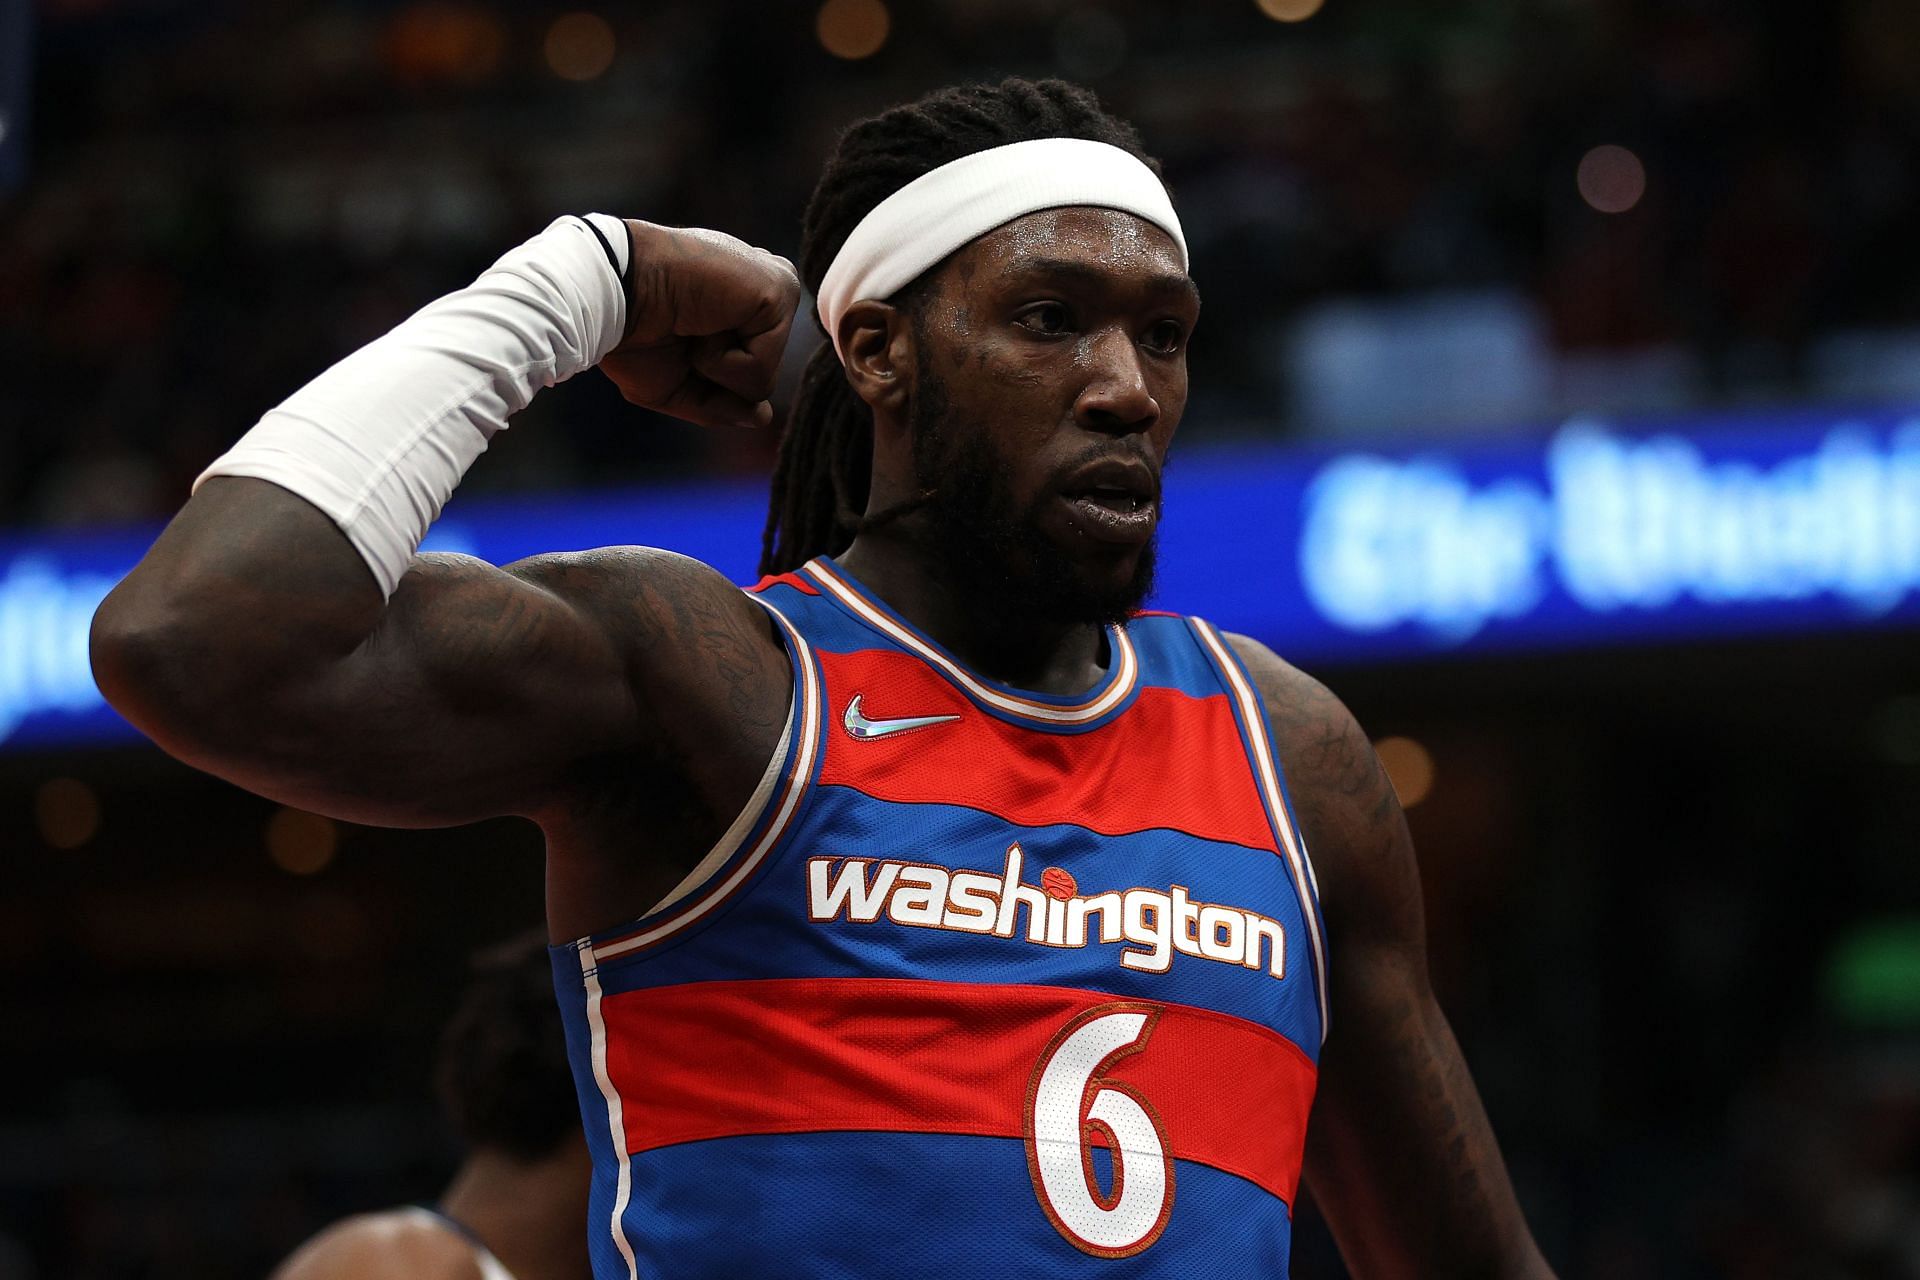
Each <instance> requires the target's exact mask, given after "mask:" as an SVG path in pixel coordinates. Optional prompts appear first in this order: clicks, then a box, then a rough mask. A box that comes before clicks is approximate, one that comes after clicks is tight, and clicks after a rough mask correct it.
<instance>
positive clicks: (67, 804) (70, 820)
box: [33, 778, 100, 849]
mask: <svg viewBox="0 0 1920 1280" xmlns="http://www.w3.org/2000/svg"><path fill="white" fill-rule="evenodd" d="M33 818H34V822H35V823H36V824H37V825H38V826H39V828H40V838H41V839H42V840H44V841H46V842H47V843H48V844H49V845H51V846H52V847H54V848H55V849H78V848H79V847H80V846H81V845H83V844H85V843H86V842H87V841H89V840H91V839H93V837H94V836H95V835H96V834H98V833H99V831H100V797H99V795H98V794H96V793H95V792H94V789H93V788H92V787H90V786H88V785H87V784H86V783H84V782H81V781H80V780H79V779H77V778H50V779H48V780H47V781H46V782H43V783H41V784H40V787H39V789H38V790H36V791H35V792H34V794H33Z"/></svg>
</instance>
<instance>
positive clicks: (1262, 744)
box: [1187, 618, 1328, 1044]
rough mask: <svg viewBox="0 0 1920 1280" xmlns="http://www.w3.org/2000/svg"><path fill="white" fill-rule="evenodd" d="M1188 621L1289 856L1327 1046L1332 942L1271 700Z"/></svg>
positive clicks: (1218, 642)
mask: <svg viewBox="0 0 1920 1280" xmlns="http://www.w3.org/2000/svg"><path fill="white" fill-rule="evenodd" d="M1187 624H1188V626H1190V627H1191V628H1192V630H1193V636H1194V639H1195V640H1196V641H1197V642H1198V643H1199V645H1200V649H1201V652H1202V653H1204V654H1206V655H1207V658H1208V660H1209V661H1210V662H1211V664H1212V665H1213V668H1214V671H1215V673H1216V674H1217V675H1218V676H1219V678H1220V683H1221V685H1222V686H1223V687H1224V688H1225V689H1226V692H1227V696H1228V700H1229V701H1230V702H1231V703H1232V705H1233V715H1234V719H1235V720H1237V721H1238V722H1239V724H1240V732H1241V735H1242V738H1243V741H1244V744H1245V747H1246V754H1247V764H1248V767H1249V768H1251V769H1252V770H1253V780H1254V785H1255V786H1256V787H1257V788H1258V790H1259V792H1260V799H1261V803H1262V804H1263V805H1264V806H1265V808H1266V810H1267V819H1268V821H1269V823H1270V824H1271V825H1272V827H1273V834H1274V838H1275V840H1276V841H1278V843H1279V847H1280V856H1281V857H1283V858H1285V859H1286V862H1287V868H1288V870H1289V872H1290V873H1291V875H1292V877H1293V882H1294V891H1295V893H1296V894H1298V896H1299V898H1300V912H1301V915H1302V916H1303V917H1304V918H1305V920H1306V922H1307V932H1308V935H1309V937H1308V947H1309V951H1310V953H1311V956H1312V959H1313V977H1314V995H1315V996H1316V997H1317V999H1318V1003H1319V1006H1320V1041H1321V1043H1322V1044H1324V1043H1326V1038H1327V1027H1328V1009H1327V946H1326V921H1325V918H1324V917H1323V916H1322V915H1321V912H1320V885H1319V882H1318V881H1317V880H1316V879H1315V878H1314V874H1313V862H1312V861H1311V860H1310V859H1309V857H1308V856H1307V840H1306V837H1305V836H1304V835H1303V834H1302V833H1301V831H1300V824H1299V823H1298V822H1296V821H1295V820H1294V816H1293V802H1292V800H1291V798H1289V796H1288V795H1287V788H1286V780H1285V776H1284V775H1283V774H1282V772H1281V765H1280V753H1279V752H1278V751H1276V750H1274V747H1273V740H1272V738H1271V736H1270V735H1269V734H1268V732H1267V708H1266V701H1265V699H1263V698H1262V697H1261V694H1260V688H1259V686H1258V685H1256V684H1255V683H1254V680H1253V676H1252V674H1251V673H1250V672H1249V671H1248V670H1247V668H1246V665H1245V664H1244V663H1242V662H1241V661H1240V655H1239V654H1237V653H1235V652H1234V651H1233V646H1232V645H1230V644H1228V643H1227V639H1226V637H1225V636H1223V635H1221V634H1220V632H1219V631H1218V630H1217V629H1216V628H1215V627H1214V625H1213V624H1212V623H1210V622H1207V621H1206V620H1204V619H1202V618H1188V619H1187Z"/></svg>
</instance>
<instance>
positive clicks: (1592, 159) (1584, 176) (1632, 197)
mask: <svg viewBox="0 0 1920 1280" xmlns="http://www.w3.org/2000/svg"><path fill="white" fill-rule="evenodd" d="M1575 181H1576V182H1577V183H1578V184H1579V187H1580V198H1581V199H1582V200H1585V201H1586V202H1587V203H1588V204H1590V205H1592V206H1593V207H1594V208H1595V209H1598V210H1599V211H1600V212H1601V213H1625V212H1626V211H1627V210H1629V209H1631V208H1633V206H1635V205H1637V204H1639V203H1640V197H1641V196H1644V195H1645V194H1647V167H1646V166H1645V165H1643V164H1641V163H1640V157H1639V156H1637V155H1635V154H1633V152H1631V151H1629V150H1627V149H1626V148H1625V147H1616V146H1613V145H1612V144H1610V143H1609V144H1607V145H1604V146H1598V147H1595V148H1594V149H1593V150H1591V151H1589V152H1587V154H1586V155H1584V156H1582V157H1581V158H1580V171H1579V173H1578V174H1577V175H1576V176H1575Z"/></svg>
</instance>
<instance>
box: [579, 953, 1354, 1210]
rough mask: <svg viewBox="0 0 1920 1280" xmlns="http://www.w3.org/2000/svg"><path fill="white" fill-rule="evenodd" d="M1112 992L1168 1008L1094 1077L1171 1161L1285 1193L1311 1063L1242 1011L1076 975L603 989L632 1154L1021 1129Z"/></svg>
mask: <svg viewBox="0 0 1920 1280" xmlns="http://www.w3.org/2000/svg"><path fill="white" fill-rule="evenodd" d="M1249 981H1257V979H1254V978H1249ZM1116 1003H1117V1004H1124V1005H1128V1006H1131V1007H1134V1008H1138V1007H1140V1006H1141V1005H1142V1004H1151V1005H1153V1006H1155V1007H1157V1008H1158V1009H1160V1010H1161V1013H1160V1016H1159V1019H1158V1020H1157V1022H1155V1024H1154V1025H1153V1029H1152V1031H1151V1033H1150V1035H1149V1036H1148V1038H1147V1040H1146V1042H1145V1044H1144V1045H1143V1046H1142V1047H1141V1049H1140V1050H1139V1051H1138V1052H1134V1053H1128V1054H1125V1055H1123V1056H1120V1057H1118V1058H1115V1059H1113V1060H1112V1061H1111V1062H1110V1063H1109V1064H1108V1066H1107V1068H1106V1069H1105V1070H1104V1071H1103V1072H1102V1074H1101V1076H1100V1077H1098V1078H1100V1079H1107V1080H1111V1081H1113V1082H1114V1083H1116V1084H1125V1085H1128V1086H1130V1087H1131V1088H1132V1089H1133V1091H1134V1092H1135V1096H1136V1097H1137V1098H1140V1099H1142V1100H1144V1101H1145V1102H1146V1103H1148V1104H1149V1105H1150V1106H1151V1108H1152V1111H1153V1114H1154V1115H1155V1116H1156V1117H1157V1118H1158V1120H1159V1121H1160V1123H1161V1125H1162V1126H1163V1130H1162V1131H1163V1132H1164V1133H1165V1134H1166V1141H1167V1145H1168V1147H1169V1149H1170V1151H1171V1154H1172V1155H1173V1156H1174V1157H1175V1158H1176V1159H1181V1160H1193V1161H1197V1162H1199V1163H1201V1164H1206V1165H1211V1166H1212V1167H1214V1168H1216V1169H1222V1170H1225V1171H1226V1172H1228V1173H1232V1174H1237V1175H1238V1176H1240V1177H1242V1178H1246V1179H1247V1180H1248V1181H1250V1182H1253V1183H1255V1184H1256V1185H1258V1186H1260V1187H1263V1188H1265V1189H1266V1190H1267V1191H1269V1192H1271V1193H1272V1194H1274V1195H1276V1196H1278V1197H1280V1199H1282V1200H1284V1201H1286V1202H1287V1204H1288V1205H1291V1204H1292V1203H1293V1195H1294V1190H1295V1188H1296V1186H1297V1185H1298V1183H1299V1180H1300V1161H1301V1156H1302V1153H1303V1151H1304V1149H1305V1142H1306V1131H1307V1111H1308V1108H1309V1107H1310V1106H1311V1105H1312V1102H1313V1090H1314V1083H1315V1076H1316V1073H1315V1069H1314V1066H1313V1063H1312V1062H1311V1061H1309V1060H1308V1058H1307V1055H1306V1054H1305V1053H1303V1052H1301V1050H1300V1048H1299V1047H1298V1046H1297V1045H1295V1044H1293V1043H1292V1042H1291V1041H1289V1040H1287V1039H1286V1038H1285V1037H1284V1036H1282V1035H1280V1034H1279V1033H1277V1032H1275V1031H1272V1030H1270V1029H1269V1028H1266V1027H1263V1026H1260V1025H1258V1024H1256V1023H1252V1022H1248V1021H1246V1020H1244V1019H1241V1018H1235V1017H1230V1016H1228V1015H1226V1014H1223V1013H1216V1012H1214V1011H1212V1010H1207V1009H1197V1008H1194V1007H1192V1006H1190V1005H1180V1004H1160V1003H1159V1002H1157V1001H1139V1000H1121V999H1120V998H1119V997H1116V996H1112V995H1108V994H1105V993H1102V992H1097V991H1076V990H1072V989H1069V988H1065V987H1030V986H993V985H985V984H982V985H975V984H972V983H949V982H927V981H920V980H911V979H904V978H783V979H770V980H766V981H760V982H702V983H692V984H687V985H681V986H669V987H652V988H642V989H640V990H638V991H628V992H622V993H621V994H618V995H610V996H607V997H605V998H604V999H603V1001H602V1002H601V1006H600V1011H601V1016H602V1017H603V1018H605V1019H606V1027H607V1041H606V1042H607V1074H608V1075H609V1077H611V1079H612V1081H613V1084H614V1086H615V1087H616V1088H617V1089H618V1090H619V1091H620V1099H621V1106H622V1109H623V1117H624V1120H625V1128H626V1140H627V1149H628V1151H629V1152H630V1153H636V1154H637V1153H639V1152H642V1151H648V1150H652V1149H653V1148H655V1147H664V1146H670V1145H673V1144H675V1143H680V1142H698V1141H703V1140H706V1139H712V1138H726V1137H735V1136H739V1135H743V1134H769V1133H817V1132H838V1131H859V1130H879V1131H885V1132H901V1133H957V1134H973V1135H977V1136H983V1137H995V1138H1022V1137H1024V1134H1025V1128H1024V1126H1025V1114H1024V1113H1025V1107H1026V1105H1027V1098H1028V1089H1029V1087H1030V1086H1031V1084H1032V1081H1033V1078H1034V1070H1035V1067H1036V1065H1037V1064H1038V1063H1039V1061H1040V1059H1041V1057H1042V1055H1043V1054H1046V1053H1047V1052H1049V1050H1050V1048H1051V1046H1052V1043H1053V1040H1054V1037H1055V1036H1056V1035H1057V1034H1058V1033H1059V1032H1060V1030H1061V1029H1062V1028H1063V1027H1065V1026H1066V1025H1067V1023H1069V1022H1070V1021H1072V1020H1073V1019H1074V1018H1075V1017H1076V1016H1077V1015H1079V1014H1081V1013H1084V1012H1086V1011H1087V1010H1089V1009H1092V1008H1095V1007H1097V1006H1100V1005H1106V1004H1116ZM1083 1118H1084V1117H1083Z"/></svg>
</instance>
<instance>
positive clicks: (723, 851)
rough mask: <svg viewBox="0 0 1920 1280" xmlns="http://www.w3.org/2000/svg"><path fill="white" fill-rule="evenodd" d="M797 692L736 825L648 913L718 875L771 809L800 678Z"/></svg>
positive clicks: (789, 736)
mask: <svg viewBox="0 0 1920 1280" xmlns="http://www.w3.org/2000/svg"><path fill="white" fill-rule="evenodd" d="M793 692H794V700H793V701H792V702H791V703H789V704H788V706H787V723H786V727H785V728H783V729H781V730H780V741H779V743H778V744H777V745H776V746H775V747H774V748H773V754H772V755H770V756H768V757H767V767H766V769H765V770H764V771H763V772H762V773H761V774H760V782H759V785H757V786H756V787H754V789H753V794H752V795H751V796H749V797H748V798H747V803H746V804H745V805H744V806H743V807H742V808H741V810H740V813H739V815H738V816H737V817H735V818H734V820H733V825H732V826H730V827H728V828H727V832H726V834H725V835H723V836H721V837H720V839H719V840H717V841H715V842H714V846H713V848H711V849H709V850H707V854H706V856H705V857H704V858H702V859H700V861H698V862H696V863H695V864H694V865H693V870H691V871H689V872H687V874H686V876H685V878H683V879H682V880H681V881H680V883H679V884H677V885H675V886H674V887H673V891H672V892H671V893H669V894H667V896H666V897H664V898H662V899H660V901H658V902H656V903H654V904H653V906H651V907H649V908H648V909H647V911H646V915H649V916H653V915H658V914H660V913H661V912H662V911H665V910H666V909H667V908H668V907H671V906H672V905H673V904H674V903H676V902H679V901H680V900H681V899H682V898H685V897H686V896H687V895H689V894H691V893H692V892H694V890H696V889H699V888H700V887H701V886H702V885H704V884H706V883H707V881H709V880H711V879H713V877H714V876H716V875H718V874H719V873H720V868H722V867H724V866H726V865H727V859H729V858H731V857H732V856H733V855H734V851H735V850H737V849H738V848H739V847H740V844H741V842H742V841H743V840H745V839H746V838H747V835H748V833H750V832H751V831H752V830H753V828H754V826H755V824H757V823H758V822H759V821H760V815H761V814H763V813H765V812H766V811H767V801H768V800H769V799H770V798H771V797H772V796H773V791H774V788H775V787H777V786H779V785H780V775H781V774H782V773H783V772H785V770H786V764H787V755H788V753H789V752H790V751H791V750H792V748H793V722H794V720H795V719H796V718H797V713H798V711H799V699H800V682H799V680H798V679H796V680H795V681H794V685H793ZM642 918H643V919H644V918H645V917H642Z"/></svg>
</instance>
